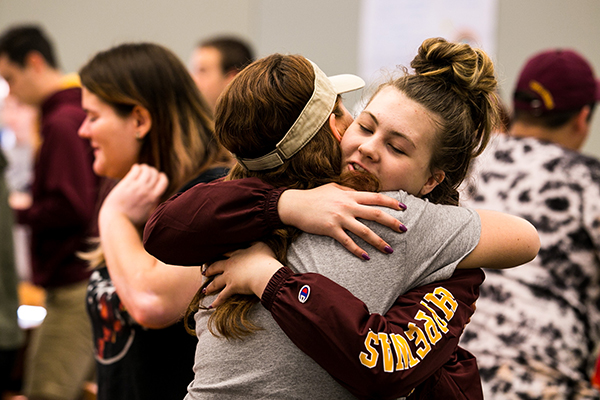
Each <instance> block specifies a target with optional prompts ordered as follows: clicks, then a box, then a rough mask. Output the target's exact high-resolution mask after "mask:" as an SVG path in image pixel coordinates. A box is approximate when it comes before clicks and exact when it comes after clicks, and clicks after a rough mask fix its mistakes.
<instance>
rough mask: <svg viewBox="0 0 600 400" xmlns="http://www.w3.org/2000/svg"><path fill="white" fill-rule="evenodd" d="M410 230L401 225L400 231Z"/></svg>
mask: <svg viewBox="0 0 600 400" xmlns="http://www.w3.org/2000/svg"><path fill="white" fill-rule="evenodd" d="M407 230H408V229H406V227H405V226H404V225H403V224H400V231H402V232H406V231H407Z"/></svg>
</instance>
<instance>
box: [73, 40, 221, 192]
mask: <svg viewBox="0 0 600 400" xmlns="http://www.w3.org/2000/svg"><path fill="white" fill-rule="evenodd" d="M79 75H80V77H81V83H82V85H83V86H84V87H85V88H86V89H87V90H89V91H90V92H91V93H93V94H94V95H96V96H98V97H99V98H100V99H101V100H102V101H104V102H105V103H107V104H109V105H110V106H111V107H112V108H113V109H114V110H115V112H117V114H119V115H121V116H127V115H129V114H130V113H131V111H132V110H133V108H134V107H135V106H136V105H140V106H142V107H144V108H146V109H147V110H148V112H149V113H150V116H151V119H152V126H151V128H150V131H149V132H148V134H147V135H146V136H145V137H144V139H143V143H142V147H141V150H140V154H139V157H138V162H140V163H144V164H148V165H151V166H153V167H155V168H156V169H158V170H160V171H162V172H164V173H165V174H166V175H167V177H168V178H169V187H168V188H167V190H166V191H165V194H164V196H163V200H166V199H167V198H168V197H170V196H171V195H173V194H174V193H175V192H176V191H177V190H178V189H179V188H181V187H182V186H183V185H184V184H185V183H186V182H187V181H189V180H190V179H192V178H193V177H195V176H197V175H198V174H199V173H200V172H201V171H203V170H205V169H207V168H208V167H209V166H211V164H213V163H214V162H215V161H217V160H223V161H226V160H227V157H228V156H227V155H226V152H225V151H224V150H223V149H222V148H221V147H220V146H219V144H218V142H217V140H216V138H215V136H214V124H213V120H212V115H211V111H210V109H209V108H208V106H207V105H206V103H205V101H204V99H203V98H202V96H201V95H200V92H199V91H198V88H197V87H196V85H195V84H194V81H193V80H192V78H191V76H190V75H189V73H188V72H187V70H186V68H185V65H184V64H183V63H182V62H181V61H180V60H179V59H178V58H177V56H176V55H175V54H173V53H172V52H171V51H170V50H168V49H166V48H164V47H162V46H159V45H156V44H152V43H132V44H123V45H120V46H117V47H114V48H111V49H109V50H106V51H102V52H100V53H98V54H96V55H95V56H94V57H93V58H92V59H91V60H90V61H89V62H88V63H87V64H86V65H85V66H83V67H82V68H81V70H80V71H79Z"/></svg>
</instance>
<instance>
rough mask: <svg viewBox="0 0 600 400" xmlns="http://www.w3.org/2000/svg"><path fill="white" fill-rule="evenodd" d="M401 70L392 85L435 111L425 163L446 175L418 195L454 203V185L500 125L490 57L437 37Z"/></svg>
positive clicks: (459, 180) (389, 83) (468, 47)
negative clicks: (429, 153)
mask: <svg viewBox="0 0 600 400" xmlns="http://www.w3.org/2000/svg"><path fill="white" fill-rule="evenodd" d="M410 66H411V67H412V68H413V69H414V71H415V73H414V74H405V75H404V76H402V77H400V78H397V79H395V80H393V81H391V82H387V83H384V84H383V85H381V86H380V87H379V88H378V91H379V90H381V89H382V88H384V87H389V86H392V87H394V88H396V89H398V90H399V91H401V92H402V93H404V94H405V95H406V96H407V97H409V98H410V99H412V100H414V101H416V102H417V103H419V104H421V105H422V106H424V107H425V108H426V109H428V110H429V111H430V112H432V113H434V114H435V115H437V117H438V118H434V121H435V123H436V124H438V131H437V135H436V142H435V143H434V145H433V146H432V148H433V154H432V157H431V162H430V165H429V168H430V170H431V171H432V173H433V172H434V171H435V170H442V171H444V173H445V179H444V180H443V181H442V182H440V183H439V184H438V185H437V186H436V187H435V188H434V189H433V190H432V191H431V192H430V193H428V194H427V195H425V196H423V197H424V198H426V199H429V200H430V201H431V202H433V203H438V204H450V205H458V190H457V189H458V186H459V185H460V184H461V183H462V181H463V180H464V179H465V177H466V175H467V172H468V169H469V166H470V163H471V161H472V160H473V158H475V157H477V156H478V155H479V154H481V152H482V151H483V149H484V148H485V146H486V145H487V143H488V142H489V138H490V134H491V132H492V130H493V129H495V128H496V127H499V122H500V120H499V112H498V111H499V110H498V104H499V102H500V99H499V98H498V97H497V94H496V87H497V81H496V78H495V75H494V65H493V63H492V60H491V59H490V58H489V57H488V56H487V54H485V53H484V52H483V51H482V50H479V49H475V48H472V47H471V46H469V45H468V44H464V43H450V42H447V41H446V40H445V39H442V38H432V39H427V40H425V41H424V42H423V43H422V44H421V47H419V51H418V54H417V56H416V57H415V58H414V59H413V60H412V62H411V64H410Z"/></svg>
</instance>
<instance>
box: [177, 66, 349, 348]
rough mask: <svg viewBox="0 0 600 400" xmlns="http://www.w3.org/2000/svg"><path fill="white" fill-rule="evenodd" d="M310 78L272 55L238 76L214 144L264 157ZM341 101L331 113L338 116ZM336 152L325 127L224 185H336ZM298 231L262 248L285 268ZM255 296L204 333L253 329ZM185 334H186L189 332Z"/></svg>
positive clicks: (227, 308) (305, 69) (223, 309)
mask: <svg viewBox="0 0 600 400" xmlns="http://www.w3.org/2000/svg"><path fill="white" fill-rule="evenodd" d="M314 80H315V74H314V70H313V67H312V65H311V64H310V62H309V61H308V60H307V59H306V58H304V57H302V56H299V55H281V54H273V55H270V56H268V57H265V58H262V59H260V60H258V61H256V62H254V63H252V64H250V65H249V66H248V67H246V68H245V69H244V70H243V71H242V72H240V73H239V74H238V75H237V76H236V77H235V78H234V79H233V80H232V82H231V83H230V84H229V86H228V87H227V89H226V90H225V92H224V93H223V95H222V96H221V101H220V102H219V104H218V105H217V110H216V119H215V125H216V135H217V137H218V138H219V141H220V142H221V143H222V144H223V146H224V147H225V148H227V149H228V150H229V151H231V152H232V153H234V154H236V155H237V156H238V157H240V158H254V157H258V156H262V155H264V154H267V153H269V152H270V151H271V150H273V149H274V148H275V145H276V144H277V143H278V142H279V141H280V140H281V139H282V138H283V136H284V135H285V133H286V132H287V131H288V130H289V129H290V127H291V126H292V124H293V123H294V121H295V120H296V119H297V118H298V116H299V115H300V112H301V111H302V109H303V108H304V106H305V105H306V103H307V102H308V100H309V99H310V97H311V96H312V93H313V90H314ZM339 102H340V99H339V98H338V101H337V102H336V107H335V109H334V112H339V111H338V110H337V108H338V107H339ZM341 164H342V158H341V150H340V147H339V143H338V142H337V140H336V139H335V137H334V135H333V133H332V132H331V130H330V128H329V124H328V123H325V124H324V125H323V126H322V127H321V129H320V130H319V131H318V132H317V134H316V135H315V136H314V137H313V139H312V140H310V141H309V142H308V143H307V144H306V146H304V147H303V148H302V149H301V150H300V151H299V152H298V153H296V154H295V155H294V156H293V157H292V158H290V159H289V160H286V161H285V162H284V163H283V165H281V166H279V167H276V168H273V169H270V170H265V171H249V170H246V169H244V167H242V166H241V165H240V164H237V165H236V166H234V167H233V169H232V170H231V172H230V174H229V176H228V179H241V178H246V177H259V178H260V179H262V180H263V181H265V182H267V183H269V184H271V185H273V186H275V187H283V186H285V187H288V188H296V189H309V188H312V187H316V186H320V185H323V184H325V183H329V182H332V181H339V177H340V173H341ZM298 234H299V231H298V230H297V229H296V228H293V227H288V228H285V229H280V230H278V231H276V232H274V234H273V235H272V236H271V237H270V238H269V239H268V240H266V243H267V244H268V245H269V246H270V247H271V248H272V249H273V251H274V252H275V254H276V257H277V258H278V259H279V261H281V262H282V263H285V260H286V252H287V248H288V246H289V244H290V243H291V242H292V241H293V240H294V239H295V238H296V237H297V235H298ZM203 297H204V296H203V295H202V293H201V290H200V291H198V293H197V294H196V297H195V298H194V300H192V303H191V304H190V308H189V309H188V312H187V313H186V318H185V321H186V323H188V322H191V321H190V318H191V317H192V316H193V314H194V313H195V312H196V311H197V310H198V309H199V303H200V301H201V300H202V298H203ZM257 301H258V298H257V297H256V296H242V295H237V296H234V297H232V298H230V299H228V301H227V302H226V303H225V304H223V305H221V306H219V307H217V308H216V309H215V310H214V312H213V313H212V315H211V317H210V319H209V325H208V328H209V330H210V331H211V332H212V333H213V334H216V333H215V331H216V332H218V333H219V334H221V335H223V336H224V337H226V338H241V337H243V336H245V335H247V334H249V333H251V332H253V331H254V330H256V329H258V327H256V326H255V325H254V324H252V323H251V321H249V319H248V318H247V314H248V312H249V311H250V308H251V307H252V306H253V305H254V304H255V303H256V302H257ZM188 330H191V329H190V328H189V326H188Z"/></svg>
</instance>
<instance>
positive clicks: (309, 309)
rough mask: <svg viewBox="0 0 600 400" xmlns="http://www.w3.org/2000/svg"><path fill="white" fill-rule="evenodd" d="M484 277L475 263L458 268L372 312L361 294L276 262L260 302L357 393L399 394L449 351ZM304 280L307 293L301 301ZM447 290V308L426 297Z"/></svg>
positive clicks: (298, 343) (442, 360)
mask: <svg viewBox="0 0 600 400" xmlns="http://www.w3.org/2000/svg"><path fill="white" fill-rule="evenodd" d="M482 280H483V273H482V272H481V271H480V270H474V271H459V272H457V273H456V274H455V276H454V277H453V278H452V279H450V280H448V281H444V282H437V283H434V284H430V285H426V286H423V287H420V288H417V289H414V290H412V291H411V292H409V293H407V294H405V295H403V296H401V297H399V298H398V300H397V301H396V303H395V304H394V306H393V307H392V308H391V309H390V311H389V312H388V313H387V314H386V315H384V316H382V315H379V314H371V313H369V310H368V309H367V308H366V306H365V305H364V303H362V301H360V300H359V299H357V298H356V297H354V296H353V295H352V294H351V293H350V292H348V291H347V290H346V289H344V288H343V287H341V286H339V285H337V284H336V283H334V282H333V281H330V280H329V279H327V278H325V277H323V276H320V275H316V274H302V275H300V274H297V275H293V274H292V272H291V270H289V269H281V270H280V271H278V272H277V273H276V274H275V276H274V277H273V279H272V280H271V281H270V282H269V284H268V286H267V288H266V290H265V292H264V294H263V297H262V302H263V305H264V306H265V307H266V308H267V309H269V310H270V311H271V313H272V315H273V317H274V319H275V320H276V321H277V323H278V324H279V326H280V327H281V328H282V330H283V331H284V332H285V333H286V334H287V335H288V336H289V337H290V339H291V340H292V341H293V342H294V343H295V344H296V346H298V347H299V348H300V349H301V350H302V351H304V352H305V353H306V354H307V355H309V356H310V357H311V358H313V359H314V360H315V361H316V362H317V363H318V364H319V365H321V367H323V368H324V369H325V370H326V371H327V372H329V373H330V374H331V375H332V376H333V377H334V378H335V379H336V380H337V381H338V382H339V383H340V384H342V385H343V386H344V387H346V388H347V389H348V390H350V391H351V392H352V393H353V394H354V395H356V396H357V397H359V398H373V397H374V396H376V397H377V398H397V397H399V396H403V395H407V394H408V393H409V392H410V391H411V390H412V389H413V388H414V387H416V386H417V385H419V384H420V383H422V382H423V381H424V380H425V379H427V378H428V377H429V376H430V375H431V374H432V373H434V372H435V371H436V370H437V369H439V368H440V367H442V365H444V364H445V362H446V361H448V360H449V359H450V357H451V355H452V353H453V352H454V351H455V349H456V346H457V344H458V340H459V337H460V335H461V333H462V330H463V327H464V325H465V324H466V323H467V321H468V319H469V317H470V316H471V315H472V313H473V310H472V308H471V304H472V303H473V302H474V301H475V299H476V298H477V296H478V286H479V284H480V283H481V282H482ZM304 285H308V286H309V287H310V294H309V297H308V299H307V300H306V302H305V303H301V302H300V301H299V300H298V295H299V293H300V290H301V288H302V287H304ZM439 288H443V289H439ZM431 293H436V294H431ZM446 293H450V294H451V295H453V296H454V299H455V301H456V309H455V310H454V311H452V312H450V313H448V314H447V313H446V312H447V311H448V310H443V309H442V308H440V307H438V305H436V302H432V301H431V300H432V299H433V297H432V296H435V297H436V298H439V297H440V296H444V295H445V294H446ZM438 303H439V302H438ZM440 304H443V303H440ZM448 304H449V303H448Z"/></svg>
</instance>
